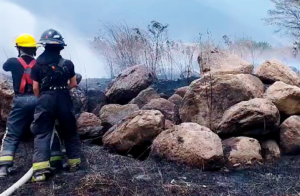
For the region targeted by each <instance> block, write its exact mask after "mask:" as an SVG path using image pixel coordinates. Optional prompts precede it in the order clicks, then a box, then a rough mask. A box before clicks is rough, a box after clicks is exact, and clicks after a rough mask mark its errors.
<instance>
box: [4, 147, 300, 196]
mask: <svg viewBox="0 0 300 196" xmlns="http://www.w3.org/2000/svg"><path fill="white" fill-rule="evenodd" d="M83 152H84V160H83V168H82V170H80V171H78V172H76V173H68V172H62V173H58V174H56V175H55V176H53V177H51V178H50V179H49V180H48V181H47V182H44V183H37V184H34V183H30V182H29V183H27V184H25V185H24V186H22V187H21V188H20V189H19V190H17V191H16V192H15V194H14V195H22V196H24V195H32V196H34V195H38V196H44V195H47V196H51V195H57V196H60V195H66V196H68V195H72V196H73V195H74V196H76V195H78V196H94V195H95V196H96V195H101V196H105V195H109V196H110V195H111V196H117V195H120V196H123V195H124V196H125V195H126V196H127V195H128V196H129V195H130V196H131V195H135V196H138V195H139V196H142V195H143V196H144V195H145V196H148V195H159V196H164V195H166V196H168V195H201V196H202V195H203V196H205V195H223V196H229V195H230V196H233V195H243V196H246V195H251V196H253V195H297V194H298V195H299V193H300V179H299V178H300V156H297V157H283V158H282V159H281V160H279V161H278V162H276V163H274V164H272V165H265V166H261V167H256V168H252V169H247V170H239V171H231V172H225V171H219V172H203V171H201V170H199V169H195V168H189V167H186V166H182V165H177V164H174V163H168V162H165V161H158V160H154V159H151V158H149V159H147V160H146V161H137V160H135V159H132V158H130V157H123V156H119V155H116V154H111V153H109V152H108V151H107V150H105V149H103V147H101V146H93V145H91V144H87V143H85V144H84V145H83ZM31 156H32V144H31V143H27V144H24V143H23V144H21V145H20V147H19V150H18V153H17V155H16V160H17V161H16V163H15V167H16V169H17V170H18V172H14V173H13V175H12V176H10V177H8V178H6V179H1V180H0V191H1V192H2V191H4V190H5V189H6V188H8V187H9V186H10V185H12V184H13V183H14V182H16V181H17V180H18V179H19V178H20V177H21V176H22V175H24V174H25V173H26V172H27V170H28V169H29V168H30V166H31V164H30V163H31Z"/></svg>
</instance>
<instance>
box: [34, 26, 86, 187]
mask: <svg viewBox="0 0 300 196" xmlns="http://www.w3.org/2000/svg"><path fill="white" fill-rule="evenodd" d="M40 43H41V44H42V45H43V46H44V48H45V51H44V52H43V53H42V54H41V55H40V56H39V57H38V58H37V63H36V64H35V65H34V66H33V68H32V71H31V76H30V77H31V79H33V90H34V93H35V95H36V97H38V98H39V101H38V104H37V106H36V109H35V113H34V121H33V123H32V125H31V131H32V133H33V135H34V156H33V176H32V181H33V182H38V181H44V180H46V175H47V174H49V173H50V162H49V161H50V155H51V152H50V148H49V146H50V143H51V136H52V134H53V126H54V123H55V120H56V119H57V120H58V122H59V126H60V129H61V131H60V132H59V136H60V138H61V139H62V140H63V141H64V144H65V148H66V155H67V157H68V165H69V169H70V171H76V170H77V169H78V168H79V165H80V163H81V159H80V150H81V147H80V140H79V136H78V133H77V127H76V119H75V115H74V112H73V104H72V100H71V96H70V92H69V91H70V89H72V88H74V87H76V86H77V81H76V75H75V72H74V65H73V63H72V61H70V60H65V59H63V58H62V56H61V55H60V52H61V50H63V49H64V47H65V46H66V44H65V42H64V39H63V37H62V35H61V34H60V33H59V32H58V31H56V30H54V29H49V30H47V31H45V32H44V33H43V34H42V36H41V39H40Z"/></svg>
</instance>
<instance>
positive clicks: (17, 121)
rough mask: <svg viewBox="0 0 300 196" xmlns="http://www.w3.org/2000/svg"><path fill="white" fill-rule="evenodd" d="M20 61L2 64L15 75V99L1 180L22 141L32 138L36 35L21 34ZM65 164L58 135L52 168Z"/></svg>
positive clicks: (0, 161)
mask: <svg viewBox="0 0 300 196" xmlns="http://www.w3.org/2000/svg"><path fill="white" fill-rule="evenodd" d="M16 48H17V50H18V58H9V59H8V60H7V61H6V62H5V63H4V65H3V69H4V71H10V72H11V73H12V79H13V88H14V94H15V96H14V98H13V106H12V109H11V112H10V114H9V117H8V120H7V126H6V133H5V136H4V138H3V140H2V146H1V156H0V177H5V176H7V175H8V173H9V172H8V171H9V170H10V168H11V167H12V166H13V162H14V154H15V152H16V150H17V148H18V146H19V144H20V142H21V140H22V139H23V138H28V137H26V136H28V135H30V124H31V123H32V121H33V115H34V110H35V106H36V104H37V98H36V97H35V96H34V92H33V87H32V83H33V81H32V79H30V72H31V68H32V66H33V65H34V64H35V62H36V61H35V59H34V57H35V55H36V51H37V48H38V45H37V44H36V42H35V39H34V38H33V36H31V35H29V34H22V35H20V36H18V37H17V39H16ZM60 165H62V152H61V148H60V142H59V138H58V137H57V135H53V137H52V151H51V166H53V168H55V167H60Z"/></svg>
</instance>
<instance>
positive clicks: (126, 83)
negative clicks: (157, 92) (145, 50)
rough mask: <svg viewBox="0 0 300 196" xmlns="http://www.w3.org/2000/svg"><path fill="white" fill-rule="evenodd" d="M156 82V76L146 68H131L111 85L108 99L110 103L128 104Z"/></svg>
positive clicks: (107, 95)
mask: <svg viewBox="0 0 300 196" xmlns="http://www.w3.org/2000/svg"><path fill="white" fill-rule="evenodd" d="M155 80H156V77H155V75H154V74H153V73H152V72H151V71H149V70H148V69H147V67H146V66H144V65H135V66H132V67H129V68H127V69H125V70H124V71H123V72H122V73H121V74H120V75H118V76H117V78H116V79H115V80H114V81H113V82H112V83H111V84H110V86H109V88H108V90H107V92H106V97H108V99H109V101H110V103H115V104H121V105H123V104H127V103H128V102H129V101H131V100H132V99H133V98H135V97H136V96H137V95H138V94H139V93H140V92H141V91H142V90H145V89H146V88H148V87H149V86H150V85H151V84H152V83H153V82H154V81H155Z"/></svg>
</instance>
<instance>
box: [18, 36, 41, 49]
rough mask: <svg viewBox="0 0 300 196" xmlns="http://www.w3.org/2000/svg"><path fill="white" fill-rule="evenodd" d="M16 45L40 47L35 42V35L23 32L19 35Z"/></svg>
mask: <svg viewBox="0 0 300 196" xmlns="http://www.w3.org/2000/svg"><path fill="white" fill-rule="evenodd" d="M16 46H17V47H26V48H34V47H38V45H37V44H36V42H35V39H34V37H33V36H31V35H29V34H22V35H20V36H19V37H17V39H16Z"/></svg>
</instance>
